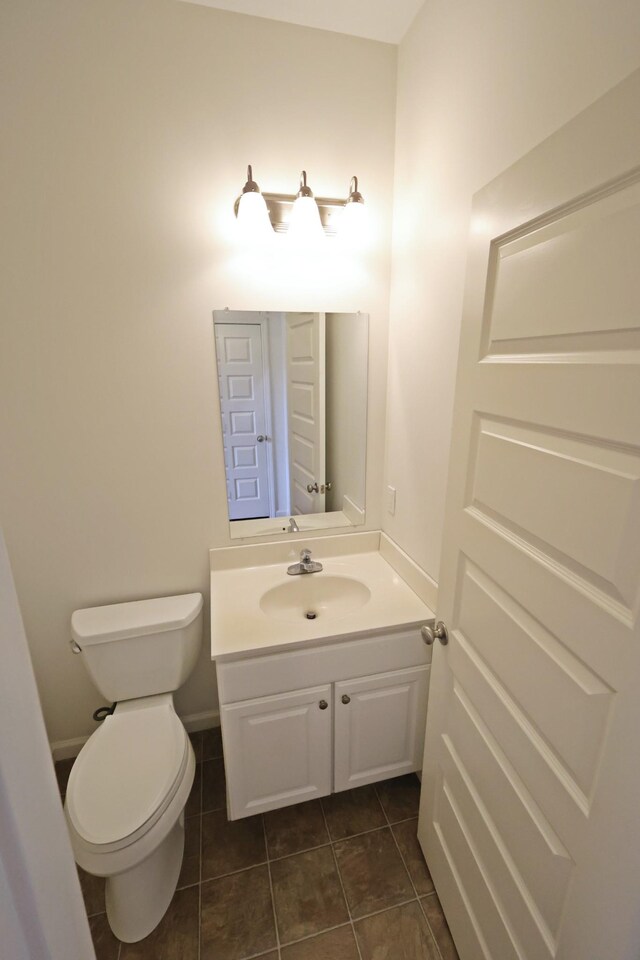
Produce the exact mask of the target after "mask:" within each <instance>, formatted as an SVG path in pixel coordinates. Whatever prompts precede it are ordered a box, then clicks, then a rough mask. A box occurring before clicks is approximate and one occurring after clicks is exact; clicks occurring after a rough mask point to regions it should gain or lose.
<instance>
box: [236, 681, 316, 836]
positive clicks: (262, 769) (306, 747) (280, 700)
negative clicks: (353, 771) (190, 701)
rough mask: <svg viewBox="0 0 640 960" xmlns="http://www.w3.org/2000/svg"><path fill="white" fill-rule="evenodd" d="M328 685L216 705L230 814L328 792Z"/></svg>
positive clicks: (248, 812)
mask: <svg viewBox="0 0 640 960" xmlns="http://www.w3.org/2000/svg"><path fill="white" fill-rule="evenodd" d="M332 712H333V708H332V690H331V685H330V684H326V685H324V686H320V687H312V688H310V689H308V690H297V691H295V692H294V693H285V694H279V695H277V696H273V697H261V698H260V699H257V700H244V701H243V702H242V703H235V704H230V705H227V706H223V707H222V708H221V711H220V718H221V723H222V734H223V737H224V755H225V769H226V774H227V809H228V814H229V819H230V820H238V819H240V818H241V817H248V816H250V815H251V814H254V813H262V811H264V810H274V809H275V808H276V807H286V806H289V805H290V804H292V803H300V802H301V801H302V800H310V799H311V798H312V797H322V796H326V794H328V793H331V768H332V762H331V761H332V757H331V745H332Z"/></svg>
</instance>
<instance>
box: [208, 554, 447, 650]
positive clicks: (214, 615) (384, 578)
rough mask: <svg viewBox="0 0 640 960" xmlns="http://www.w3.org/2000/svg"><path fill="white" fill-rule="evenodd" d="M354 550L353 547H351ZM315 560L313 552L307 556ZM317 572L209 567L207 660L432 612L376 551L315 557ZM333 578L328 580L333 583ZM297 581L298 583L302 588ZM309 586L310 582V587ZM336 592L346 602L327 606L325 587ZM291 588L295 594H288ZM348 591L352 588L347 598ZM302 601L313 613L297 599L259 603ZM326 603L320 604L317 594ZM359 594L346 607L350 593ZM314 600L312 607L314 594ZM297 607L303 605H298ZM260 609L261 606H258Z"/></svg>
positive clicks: (403, 622)
mask: <svg viewBox="0 0 640 960" xmlns="http://www.w3.org/2000/svg"><path fill="white" fill-rule="evenodd" d="M354 545H355V543H354ZM315 557H316V555H315V553H314V558H315ZM317 559H320V560H321V562H322V565H323V570H322V571H321V572H319V573H312V574H303V575H301V576H294V577H292V576H289V575H288V574H287V566H288V564H289V563H291V562H293V561H292V560H290V559H289V560H288V561H287V562H278V563H266V564H265V563H263V564H260V565H256V566H242V567H234V568H232V569H212V572H211V658H212V660H220V661H223V660H233V659H240V658H245V657H249V656H255V655H256V654H263V653H270V652H276V651H277V652H282V649H283V647H290V648H291V649H294V648H298V647H301V646H305V645H307V644H310V643H314V644H318V643H325V642H335V641H336V640H339V639H347V638H353V637H355V636H357V635H358V634H362V633H371V632H374V631H375V632H376V633H379V632H380V631H383V630H385V629H386V630H389V629H394V630H395V629H401V628H411V627H417V626H420V625H422V624H423V623H424V622H425V620H428V619H430V618H432V617H433V611H432V610H431V609H430V608H429V607H428V606H427V605H426V604H425V603H423V601H422V600H421V599H420V598H419V597H418V596H417V594H416V593H414V591H413V590H412V589H411V587H409V586H408V585H407V583H406V582H405V581H404V580H403V579H402V577H400V576H399V574H398V573H396V571H395V570H394V568H393V567H392V566H391V565H390V564H389V563H387V561H386V560H385V559H384V558H383V556H382V555H381V553H380V552H379V551H378V550H377V549H368V550H365V551H362V552H354V553H350V554H342V552H341V553H340V554H339V555H337V556H333V557H332V556H319V557H317ZM334 578H335V579H334ZM301 581H305V582H304V583H302V582H301ZM310 581H313V583H311V582H310ZM332 584H335V585H336V589H337V590H338V591H339V590H340V589H342V588H343V589H344V592H345V595H346V597H347V599H346V600H345V601H344V603H343V604H342V606H340V602H339V601H338V604H337V606H334V607H333V609H332V604H334V597H333V587H332ZM294 591H295V594H294ZM349 591H352V593H350V592H349ZM290 593H291V596H297V595H300V596H304V597H306V596H308V597H310V598H311V599H310V600H309V602H308V605H309V606H310V607H312V608H314V612H316V617H315V619H312V620H308V619H306V617H305V612H304V610H303V609H302V608H300V609H299V610H298V606H299V602H296V603H294V604H290V603H289V604H288V605H287V604H285V607H286V608H285V607H282V608H281V607H280V606H277V605H276V608H275V609H274V604H273V603H272V604H271V605H269V603H268V602H265V596H266V595H267V594H269V597H276V598H279V597H280V596H286V597H288V596H289V594H290ZM323 594H324V595H325V596H327V597H328V598H329V601H328V603H327V604H323V602H322V595H323ZM352 594H353V596H358V597H360V600H356V601H355V603H356V604H358V605H357V607H356V608H353V609H348V607H349V604H350V602H351V601H350V599H349V598H350V596H351V595H352ZM367 594H369V596H368V598H367V599H366V600H364V601H363V600H362V597H367ZM316 595H317V597H318V598H319V601H318V603H315V602H314V597H315V596H316ZM300 602H302V603H303V606H304V601H300ZM263 607H264V608H265V609H263Z"/></svg>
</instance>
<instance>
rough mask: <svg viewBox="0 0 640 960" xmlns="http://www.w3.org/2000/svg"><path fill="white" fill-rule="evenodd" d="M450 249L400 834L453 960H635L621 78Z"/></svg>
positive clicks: (627, 107) (628, 295) (639, 192)
mask: <svg viewBox="0 0 640 960" xmlns="http://www.w3.org/2000/svg"><path fill="white" fill-rule="evenodd" d="M471 238H472V239H471V251H470V260H469V268H468V274H467V289H466V297H465V307H464V321H463V332H462V340H461V347H460V362H459V369H458V382H457V391H456V407H455V416H454V434H453V446H452V453H451V461H450V470H449V488H448V490H449V493H448V501H447V510H446V520H445V545H444V550H443V557H442V567H441V580H440V593H439V617H440V618H442V619H443V620H444V621H445V622H446V624H447V626H448V628H449V644H448V646H441V645H439V644H437V643H436V649H435V651H434V658H433V664H432V678H431V691H430V703H429V713H428V722H427V736H426V743H425V754H424V767H423V790H422V799H421V811H420V825H419V837H420V840H421V842H422V844H423V847H424V848H425V851H426V855H427V859H428V861H429V866H430V869H431V872H432V874H433V877H434V881H435V884H436V887H437V890H438V893H439V895H440V897H441V900H442V902H443V906H444V909H445V911H446V914H447V918H448V920H449V924H450V926H451V930H452V933H453V936H454V939H455V941H456V944H457V947H458V950H459V952H460V956H461V958H462V960H481V958H485V960H516V958H518V960H550V958H558V960H632V958H633V960H637V957H638V955H639V953H640V910H639V909H638V903H639V898H638V878H639V877H640V764H639V763H638V736H639V734H640V628H639V617H638V611H639V602H640V72H638V73H636V74H634V75H632V77H631V78H629V79H628V80H627V81H625V82H624V83H623V84H621V85H620V86H619V87H618V88H616V89H615V90H614V91H612V92H611V93H610V94H608V95H607V96H606V97H604V98H603V99H602V100H600V101H598V102H597V103H596V104H594V105H593V106H592V107H590V108H589V109H588V110H587V111H585V112H584V113H583V114H580V115H579V116H578V117H577V118H576V119H575V120H574V121H572V122H571V123H570V124H568V125H567V126H566V127H564V128H562V130H560V131H559V132H558V133H557V134H555V135H554V136H553V137H551V138H550V139H549V140H547V141H545V142H544V143H543V144H541V145H540V147H538V148H537V149H536V150H534V151H533V152H532V153H530V154H528V155H527V156H526V157H525V158H524V159H523V160H521V161H520V162H519V163H518V164H516V165H515V166H514V167H512V168H511V169H509V170H508V171H507V172H506V173H504V174H503V175H502V176H500V177H499V178H498V179H497V180H496V181H494V182H493V183H492V184H490V185H489V186H488V187H486V188H485V189H484V190H483V191H481V192H480V194H478V196H477V198H476V201H475V204H474V210H473V218H472V234H471Z"/></svg>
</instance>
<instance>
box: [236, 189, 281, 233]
mask: <svg viewBox="0 0 640 960" xmlns="http://www.w3.org/2000/svg"><path fill="white" fill-rule="evenodd" d="M238 232H239V234H240V236H241V237H242V238H243V239H245V240H249V241H252V242H255V241H265V240H269V239H270V238H271V237H272V236H273V228H272V226H271V221H270V220H269V210H268V208H267V203H266V201H265V199H264V197H263V196H262V194H261V193H243V194H242V196H241V197H240V202H239V204H238Z"/></svg>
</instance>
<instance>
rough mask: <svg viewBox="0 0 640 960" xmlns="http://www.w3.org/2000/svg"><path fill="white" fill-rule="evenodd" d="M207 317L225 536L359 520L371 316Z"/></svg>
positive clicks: (226, 313)
mask: <svg viewBox="0 0 640 960" xmlns="http://www.w3.org/2000/svg"><path fill="white" fill-rule="evenodd" d="M213 318H214V332H215V347H216V363H217V377H218V390H219V396H220V413H221V418H222V441H223V447H224V464H225V474H226V487H227V504H228V511H229V521H230V529H231V536H232V537H250V536H260V535H262V534H264V535H269V534H274V533H285V532H295V528H296V527H298V528H299V529H300V530H313V529H318V528H329V527H343V526H351V525H356V524H360V523H364V510H365V473H366V430H367V363H368V342H369V324H368V317H367V316H366V315H365V314H362V313H319V312H300V313H295V312H288V313H282V312H275V311H269V312H266V311H265V312H262V311H260V312H258V311H240V310H216V311H215V312H214V315H213ZM292 520H293V522H292Z"/></svg>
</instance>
